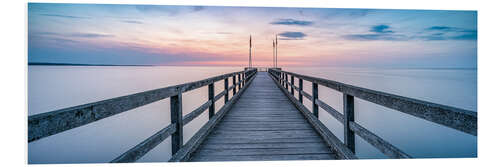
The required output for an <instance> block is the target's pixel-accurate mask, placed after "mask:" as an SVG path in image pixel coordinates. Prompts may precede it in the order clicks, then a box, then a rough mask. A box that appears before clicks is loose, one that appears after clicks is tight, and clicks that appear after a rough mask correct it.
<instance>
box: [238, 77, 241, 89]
mask: <svg viewBox="0 0 500 167" xmlns="http://www.w3.org/2000/svg"><path fill="white" fill-rule="evenodd" d="M240 89H241V74H238V90H240Z"/></svg>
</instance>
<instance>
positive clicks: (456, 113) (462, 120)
mask: <svg viewBox="0 0 500 167" xmlns="http://www.w3.org/2000/svg"><path fill="white" fill-rule="evenodd" d="M272 71H273V70H272ZM274 72H275V73H276V72H280V73H285V74H290V75H293V76H295V77H297V78H302V79H304V80H307V81H310V82H315V83H318V84H320V85H323V86H326V87H328V88H332V89H334V90H337V91H339V92H342V93H345V94H348V95H351V96H354V97H357V98H360V99H363V100H366V101H369V102H372V103H375V104H378V105H382V106H384V107H387V108H391V109H394V110H397V111H400V112H403V113H406V114H410V115H413V116H415V117H418V118H422V119H425V120H428V121H431V122H434V123H438V124H441V125H444V126H447V127H450V128H453V129H456V130H459V131H462V132H465V133H468V134H471V135H474V136H477V112H474V111H469V110H464V109H460V108H455V107H451V106H446V105H441V104H436V103H431V102H427V101H422V100H417V99H413V98H408V97H403V96H398V95H394V94H389V93H385V92H380V91H375V90H370V89H366V88H361V87H356V86H353V85H348V84H344V83H340V82H336V81H332V80H327V79H322V78H316V77H311V76H306V75H301V74H296V73H291V72H287V71H280V70H274Z"/></svg>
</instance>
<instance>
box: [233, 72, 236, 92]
mask: <svg viewBox="0 0 500 167" xmlns="http://www.w3.org/2000/svg"><path fill="white" fill-rule="evenodd" d="M235 94H236V75H233V96H234V95H235Z"/></svg>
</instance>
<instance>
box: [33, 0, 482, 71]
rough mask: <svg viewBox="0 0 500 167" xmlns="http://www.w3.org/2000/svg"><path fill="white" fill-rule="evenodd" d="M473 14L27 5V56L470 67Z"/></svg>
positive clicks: (55, 60)
mask: <svg viewBox="0 0 500 167" xmlns="http://www.w3.org/2000/svg"><path fill="white" fill-rule="evenodd" d="M476 15H477V12H475V11H438V10H434V11H430V10H378V9H377V10H368V9H333V8H331V9H329V8H269V7H207V6H164V5H163V6H159V5H102V4H43V3H42V4H40V3H30V4H28V62H30V63H33V62H48V63H82V64H135V65H215V66H246V65H247V64H248V38H249V35H250V34H251V35H252V42H253V51H252V52H253V56H254V58H253V60H254V63H253V64H254V65H256V66H271V65H272V55H273V54H272V39H273V38H274V37H275V35H278V38H279V47H278V56H279V57H278V61H279V65H280V66H357V67H438V68H439V67H443V68H448V67H453V68H476V67H477V19H476Z"/></svg>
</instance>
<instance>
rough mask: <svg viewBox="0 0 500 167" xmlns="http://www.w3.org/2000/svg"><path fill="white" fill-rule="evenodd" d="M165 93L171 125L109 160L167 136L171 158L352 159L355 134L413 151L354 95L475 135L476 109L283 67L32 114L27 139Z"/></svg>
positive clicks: (131, 155) (393, 152)
mask: <svg viewBox="0 0 500 167" xmlns="http://www.w3.org/2000/svg"><path fill="white" fill-rule="evenodd" d="M258 71H266V72H258ZM229 81H231V82H232V84H231V86H229ZM296 81H298V83H297V82H296ZM304 81H305V82H309V83H311V92H307V91H304V84H303V82H304ZM217 82H224V90H223V91H222V92H215V88H214V87H215V86H214V85H215V84H216V83H217ZM319 86H323V87H324V88H328V89H332V90H335V91H337V92H340V93H342V96H343V99H342V100H343V106H342V111H343V112H342V113H341V112H339V111H338V110H337V109H335V108H334V107H332V106H330V105H328V104H327V103H326V102H324V101H323V100H322V99H320V98H319V97H318V94H319V89H318V87H319ZM202 87H206V88H208V91H207V93H208V99H207V101H206V102H205V103H203V104H202V105H201V106H199V107H198V108H196V109H194V110H193V111H190V112H189V111H188V112H189V114H186V115H183V114H182V113H185V112H184V111H183V109H182V105H183V100H182V99H183V98H182V96H183V94H184V93H186V92H189V91H192V90H196V89H199V88H202ZM230 93H232V97H231V98H229V96H230ZM296 95H298V96H296ZM167 98H168V99H169V100H170V118H171V119H170V124H168V125H165V127H164V128H163V129H161V130H159V131H158V132H156V133H154V134H152V135H151V136H150V137H148V138H147V139H145V140H144V141H142V142H141V143H139V144H137V145H135V146H134V147H131V148H129V149H128V150H127V151H126V152H124V153H123V154H121V155H120V156H118V157H116V158H115V159H113V160H111V161H110V162H112V163H126V162H135V161H137V160H139V159H140V158H141V157H143V156H144V155H146V153H148V152H149V151H150V150H152V149H153V148H155V147H156V146H157V145H159V144H160V143H161V142H163V141H164V140H165V139H167V138H168V137H170V141H171V145H172V147H171V148H172V158H170V159H169V160H168V161H169V162H183V161H252V160H257V161H262V160H320V159H358V157H357V156H356V155H355V150H356V145H355V143H356V142H355V135H356V136H358V138H357V139H356V140H359V139H361V140H364V141H366V142H367V143H369V144H371V145H372V146H373V147H374V148H376V149H377V150H379V151H380V152H381V153H383V154H384V155H386V156H387V157H389V158H412V156H411V155H409V154H407V153H405V152H404V151H403V150H401V149H399V148H397V147H396V146H394V145H392V144H391V143H389V142H388V141H386V140H384V139H383V138H381V137H379V136H378V135H377V134H375V133H373V132H371V131H369V130H368V129H369V128H365V127H363V126H362V125H360V124H358V123H357V122H356V121H355V119H354V115H356V114H355V110H354V108H355V107H354V104H355V103H354V99H355V98H357V99H361V100H365V101H368V102H371V103H374V104H376V105H380V106H383V107H387V108H390V109H392V110H394V112H401V113H404V114H408V115H411V116H413V117H416V118H421V119H424V120H427V121H430V122H433V123H437V124H439V125H442V126H445V127H448V128H452V129H455V130H458V131H461V132H464V133H467V134H470V135H472V136H477V113H476V112H474V111H469V110H464V109H460V108H455V107H451V106H445V105H441V104H436V103H432V102H426V101H422V100H418V99H412V98H408V97H403V96H398V95H394V94H389V93H385V92H380V91H375V90H370V89H366V88H361V87H357V86H354V85H348V84H344V83H341V82H337V81H333V80H328V79H323V78H316V77H313V76H307V75H302V74H297V73H292V72H288V71H282V70H281V68H245V69H244V70H243V71H238V72H232V73H227V74H223V75H218V76H214V77H211V78H206V79H202V80H199V81H194V82H189V83H184V84H179V85H173V86H168V87H164V88H159V89H154V90H148V91H144V92H139V93H135V94H130V95H125V96H121V97H115V98H111V99H106V100H102V101H98V102H93V103H88V104H82V105H78V106H73V107H68V108H63V109H59V110H55V111H49V112H43V113H41V114H36V115H31V116H29V117H28V139H27V140H28V143H30V142H36V141H37V140H39V139H42V138H45V137H48V136H51V135H55V134H58V133H61V132H64V131H66V130H70V129H73V128H77V127H80V126H84V125H86V124H90V123H93V122H96V121H99V120H102V119H104V118H107V117H110V116H113V115H116V114H120V113H123V112H126V111H129V110H132V109H134V108H137V107H141V106H144V105H148V104H150V103H153V102H156V101H160V100H164V99H167ZM218 100H221V101H224V105H223V106H222V107H221V108H220V109H218V111H216V110H215V103H216V102H217V101H218ZM305 100H307V101H309V102H310V103H311V104H310V105H311V109H308V108H307V107H305V106H304V103H303V102H304V101H305ZM320 108H321V109H323V110H324V111H325V112H326V113H327V114H329V115H330V116H332V117H333V118H335V119H336V120H337V121H338V122H339V123H341V124H343V131H344V135H343V141H342V140H341V139H339V138H338V137H336V136H335V135H334V134H333V133H332V132H331V131H330V130H329V129H328V128H327V127H326V126H325V125H324V124H323V123H322V122H321V121H320V120H319V109H320ZM205 111H208V117H209V120H208V122H207V123H205V124H204V125H203V126H202V127H201V128H200V129H199V130H198V131H197V132H196V133H195V134H194V135H193V137H191V138H190V139H189V140H188V141H186V142H184V137H183V127H184V126H185V125H187V124H189V122H191V121H192V120H193V119H195V118H196V117H198V116H200V115H202V113H203V112H205ZM110 131H112V130H110ZM408 133H411V132H408Z"/></svg>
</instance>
